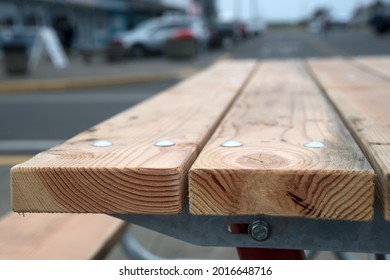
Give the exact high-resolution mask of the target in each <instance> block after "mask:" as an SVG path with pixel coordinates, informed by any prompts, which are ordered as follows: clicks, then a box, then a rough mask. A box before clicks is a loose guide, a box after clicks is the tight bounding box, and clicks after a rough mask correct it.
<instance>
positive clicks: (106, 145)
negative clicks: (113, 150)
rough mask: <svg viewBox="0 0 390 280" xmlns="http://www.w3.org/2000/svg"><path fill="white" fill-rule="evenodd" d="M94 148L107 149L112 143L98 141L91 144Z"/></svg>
mask: <svg viewBox="0 0 390 280" xmlns="http://www.w3.org/2000/svg"><path fill="white" fill-rule="evenodd" d="M92 146H94V147H109V146H112V142H110V141H108V140H98V141H96V142H95V143H93V144H92Z"/></svg>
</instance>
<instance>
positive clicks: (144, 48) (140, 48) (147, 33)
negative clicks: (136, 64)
mask: <svg viewBox="0 0 390 280" xmlns="http://www.w3.org/2000/svg"><path fill="white" fill-rule="evenodd" d="M183 33H185V34H186V36H192V37H193V39H194V40H196V42H197V44H198V45H199V48H204V47H205V46H207V42H208V39H209V31H208V29H207V27H206V25H205V24H204V22H203V21H202V20H201V19H200V18H198V17H193V16H169V17H168V16H167V17H160V18H155V19H151V20H148V21H145V22H143V23H141V24H140V25H138V26H137V27H136V28H135V29H133V30H131V31H127V32H124V33H121V34H118V35H116V36H115V37H114V38H113V39H112V40H111V42H110V45H109V48H108V50H109V51H110V52H111V54H112V55H116V56H117V57H118V56H122V55H130V56H132V57H142V56H145V55H146V54H147V53H161V52H162V51H163V49H164V46H165V43H166V42H167V41H168V40H169V39H171V38H173V37H175V36H176V34H178V36H180V34H183Z"/></svg>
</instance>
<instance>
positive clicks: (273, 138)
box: [189, 61, 375, 220]
mask: <svg viewBox="0 0 390 280" xmlns="http://www.w3.org/2000/svg"><path fill="white" fill-rule="evenodd" d="M229 139H235V140H238V141H240V142H241V143H242V144H243V146H242V147H235V148H226V147H222V146H221V144H222V143H223V142H224V141H226V140H229ZM308 141H322V142H323V143H325V144H326V146H325V147H324V148H306V147H304V144H305V143H306V142H308ZM374 176H375V175H374V172H373V170H372V169H371V168H370V166H369V164H368V163H367V161H366V159H365V157H364V156H363V154H362V152H361V151H360V149H359V148H358V146H357V144H356V143H355V142H354V140H353V139H352V137H351V135H350V133H349V132H348V130H347V129H346V127H345V126H344V125H343V124H342V123H341V121H340V120H339V117H338V116H337V114H336V113H335V112H334V110H333V109H332V107H331V106H330V105H329V104H328V102H327V100H326V99H325V98H324V96H323V95H322V93H321V92H320V90H319V89H318V88H317V87H316V85H315V84H314V82H313V81H312V80H311V79H310V77H309V75H308V73H307V72H306V71H305V69H304V66H303V65H302V64H301V63H298V62H293V61H288V62H267V63H263V64H262V65H261V67H260V69H259V70H258V71H257V72H256V73H255V74H254V77H253V78H252V79H251V81H250V83H249V84H248V85H247V87H246V88H245V89H244V92H243V94H242V95H241V96H240V97H239V99H238V100H237V101H236V103H235V104H234V106H233V107H232V109H231V110H230V111H229V113H228V114H227V115H226V117H225V118H224V120H223V121H222V123H221V124H220V126H219V127H218V129H217V130H216V132H215V133H214V135H213V136H212V138H211V139H210V141H209V142H208V143H207V145H206V146H205V148H204V149H203V151H202V152H201V154H200V155H199V157H198V159H197V160H196V162H195V163H194V165H193V166H192V168H191V170H190V175H189V185H190V194H189V195H190V211H191V213H192V214H197V215H258V214H266V215H273V216H295V217H309V218H324V219H340V220H341V219H342V220H371V219H372V218H373V200H374Z"/></svg>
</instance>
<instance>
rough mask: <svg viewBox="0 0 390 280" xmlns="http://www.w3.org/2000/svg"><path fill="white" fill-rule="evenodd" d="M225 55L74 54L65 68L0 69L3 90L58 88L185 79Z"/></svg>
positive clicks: (43, 65) (45, 65)
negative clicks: (86, 58)
mask: <svg viewBox="0 0 390 280" xmlns="http://www.w3.org/2000/svg"><path fill="white" fill-rule="evenodd" d="M224 56H226V55H224V54H223V53H221V52H208V53H203V54H200V55H199V57H198V58H196V59H193V60H168V59H167V58H165V57H148V58H143V59H134V60H131V59H125V60H124V61H123V62H117V63H107V62H105V61H104V60H103V58H101V57H96V59H94V60H93V61H92V62H91V63H90V64H86V63H85V62H83V61H82V59H81V58H80V57H72V58H71V60H70V64H69V66H68V67H67V68H65V69H56V68H54V67H53V65H52V64H51V62H50V61H49V60H45V61H42V62H41V64H40V65H39V66H38V68H37V69H35V70H33V71H31V72H30V73H28V74H26V75H20V76H8V75H6V73H4V69H3V68H1V69H0V93H10V92H18V91H32V90H34V91H39V90H58V89H72V88H85V87H100V86H112V85H121V84H133V83H148V82H162V81H171V80H179V79H183V78H186V77H188V76H190V75H192V74H194V73H196V72H197V71H199V70H201V69H202V68H204V67H207V66H209V65H210V64H212V63H214V62H215V61H217V60H218V59H222V58H223V57H224Z"/></svg>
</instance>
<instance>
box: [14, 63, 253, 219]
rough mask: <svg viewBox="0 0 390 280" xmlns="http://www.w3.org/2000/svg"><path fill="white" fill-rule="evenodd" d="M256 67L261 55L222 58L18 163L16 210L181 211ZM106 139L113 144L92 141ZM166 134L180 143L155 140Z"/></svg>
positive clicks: (15, 193) (162, 137)
mask: <svg viewBox="0 0 390 280" xmlns="http://www.w3.org/2000/svg"><path fill="white" fill-rule="evenodd" d="M254 67H255V62H254V61H241V62H222V63H219V64H216V65H214V66H212V67H211V68H210V69H209V70H207V71H204V72H202V73H200V74H198V75H196V76H195V77H194V78H192V79H189V80H187V81H184V82H182V83H180V84H179V85H177V86H175V87H173V88H171V89H169V90H167V91H166V92H163V93H162V94H160V95H158V96H156V97H154V98H152V99H149V100H148V101H146V102H144V103H142V104H140V105H138V106H136V107H133V108H131V109H129V110H127V111H125V112H123V113H121V114H119V115H117V116H114V117H113V118H111V119H109V120H107V121H105V122H103V123H101V124H99V125H97V126H95V127H93V128H91V129H89V130H87V131H85V132H84V133H81V134H79V135H77V136H76V137H74V138H72V139H70V140H69V141H67V142H66V143H64V144H62V145H60V146H57V147H54V148H52V149H50V150H48V151H46V152H43V153H41V154H38V155H37V156H35V157H34V158H33V159H31V160H29V161H27V162H25V163H23V164H21V165H17V166H15V167H13V168H12V170H11V183H12V201H13V210H14V211H16V212H82V213H85V212H90V213H92V212H93V213H160V214H170V213H178V212H180V211H181V210H182V208H183V205H184V203H185V201H186V199H187V193H188V188H187V173H188V170H189V168H190V166H191V164H192V163H193V161H194V160H195V158H196V156H197V154H198V153H199V150H200V149H201V148H202V147H203V145H204V144H205V143H206V141H207V139H208V138H209V136H210V135H211V132H212V131H213V130H214V128H215V127H216V125H217V124H218V123H219V121H220V119H221V118H222V117H223V115H224V114H225V112H226V111H227V110H228V108H229V106H230V105H231V103H232V102H233V101H234V100H235V98H236V96H237V95H238V93H239V91H240V89H241V87H242V86H243V85H244V83H245V81H246V80H247V79H248V77H249V75H250V73H251V71H252V70H253V69H254ZM59 125H60V124H59ZM101 139H105V140H109V141H111V142H112V146H109V147H95V146H93V145H92V144H93V143H95V141H96V140H101ZM162 139H169V140H172V141H174V142H175V143H176V145H175V146H173V147H157V146H155V145H154V144H155V143H156V141H158V140H162Z"/></svg>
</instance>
